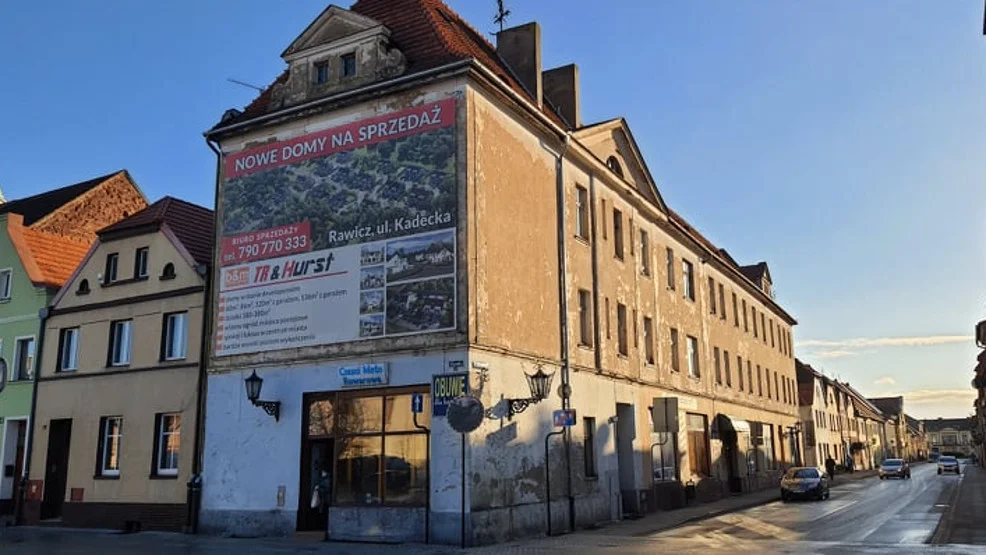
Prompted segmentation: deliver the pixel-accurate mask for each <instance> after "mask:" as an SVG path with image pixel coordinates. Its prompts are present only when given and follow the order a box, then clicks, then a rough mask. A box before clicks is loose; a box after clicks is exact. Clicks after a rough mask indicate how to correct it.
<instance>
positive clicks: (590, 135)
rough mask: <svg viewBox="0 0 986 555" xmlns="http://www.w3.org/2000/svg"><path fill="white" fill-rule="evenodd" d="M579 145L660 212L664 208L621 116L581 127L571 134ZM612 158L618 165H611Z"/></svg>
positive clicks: (641, 156) (651, 177)
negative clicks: (614, 166) (615, 167)
mask: <svg viewBox="0 0 986 555" xmlns="http://www.w3.org/2000/svg"><path fill="white" fill-rule="evenodd" d="M574 137H575V138H576V139H577V140H578V141H579V143H580V144H582V146H584V147H585V148H587V149H588V150H589V151H590V152H592V154H593V156H595V157H596V158H598V159H599V160H600V161H602V162H603V163H604V164H606V165H607V166H608V167H610V171H612V172H613V173H614V175H615V176H617V177H622V179H623V181H625V182H627V183H629V184H630V185H632V186H633V187H634V188H635V189H636V190H637V191H638V192H639V193H640V194H641V195H643V196H644V197H645V198H647V199H648V200H650V201H651V202H653V203H654V204H655V205H656V206H657V207H658V208H660V209H661V211H665V212H666V211H667V206H666V205H665V204H664V199H662V198H661V194H660V192H659V191H658V190H657V183H656V182H655V181H654V178H653V176H652V175H651V173H650V170H649V169H648V168H647V164H646V162H645V161H644V158H643V155H642V154H641V152H640V149H639V148H638V147H637V143H636V141H635V140H634V138H633V135H632V134H631V133H630V128H629V126H627V124H626V121H625V120H624V119H622V118H620V119H615V120H610V121H608V122H603V123H598V124H594V125H589V126H586V127H583V128H582V129H580V130H578V131H576V132H575V133H574ZM611 161H615V162H616V163H617V164H618V167H619V169H618V170H616V169H614V168H613V166H612V163H611Z"/></svg>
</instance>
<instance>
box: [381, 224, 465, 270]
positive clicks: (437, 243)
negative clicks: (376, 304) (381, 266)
mask: <svg viewBox="0 0 986 555" xmlns="http://www.w3.org/2000/svg"><path fill="white" fill-rule="evenodd" d="M454 253H455V230H454V229H446V230H444V231H440V232H438V233H432V234H430V235H425V236H418V237H412V238H407V239H400V240H397V241H390V242H389V243H387V283H394V282H395V281H405V280H409V279H422V278H429V277H434V276H444V275H448V274H451V273H452V272H453V271H454V264H453V263H454V259H455V255H454Z"/></svg>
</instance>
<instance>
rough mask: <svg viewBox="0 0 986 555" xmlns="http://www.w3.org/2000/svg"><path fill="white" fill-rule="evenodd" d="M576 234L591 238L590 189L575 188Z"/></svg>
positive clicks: (586, 238)
mask: <svg viewBox="0 0 986 555" xmlns="http://www.w3.org/2000/svg"><path fill="white" fill-rule="evenodd" d="M575 234H576V235H578V236H579V237H581V238H582V239H585V240H586V241H588V240H589V191H586V190H585V187H576V188H575Z"/></svg>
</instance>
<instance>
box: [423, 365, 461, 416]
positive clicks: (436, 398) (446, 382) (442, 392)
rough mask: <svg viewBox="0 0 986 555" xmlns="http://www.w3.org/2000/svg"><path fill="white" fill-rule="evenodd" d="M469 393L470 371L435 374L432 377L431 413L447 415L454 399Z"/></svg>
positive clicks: (433, 414)
mask: <svg viewBox="0 0 986 555" xmlns="http://www.w3.org/2000/svg"><path fill="white" fill-rule="evenodd" d="M467 394H469V372H453V373H450V374H435V375H434V376H432V378H431V415H432V416H445V415H446V414H447V413H448V406H449V403H451V402H452V399H455V398H457V397H463V396H465V395H467Z"/></svg>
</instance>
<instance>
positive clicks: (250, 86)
mask: <svg viewBox="0 0 986 555" xmlns="http://www.w3.org/2000/svg"><path fill="white" fill-rule="evenodd" d="M226 80H227V81H229V82H230V83H235V84H237V85H241V86H244V87H248V88H251V89H255V90H256V91H258V92H264V89H262V88H260V87H258V86H256V85H251V84H250V83H244V82H243V81H237V80H236V79H232V78H229V77H227V78H226Z"/></svg>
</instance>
